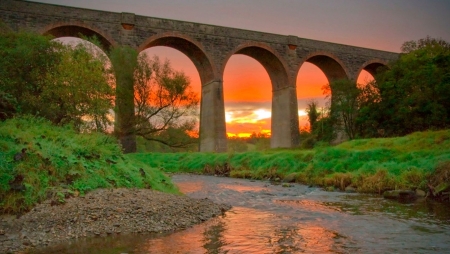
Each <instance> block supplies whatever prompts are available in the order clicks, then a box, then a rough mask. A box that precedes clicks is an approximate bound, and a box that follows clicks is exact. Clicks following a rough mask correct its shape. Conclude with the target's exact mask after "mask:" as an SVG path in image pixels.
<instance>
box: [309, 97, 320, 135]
mask: <svg viewBox="0 0 450 254" xmlns="http://www.w3.org/2000/svg"><path fill="white" fill-rule="evenodd" d="M306 113H307V115H308V122H309V127H310V130H309V131H310V132H311V133H313V132H314V131H315V128H316V123H317V120H319V117H320V113H319V110H318V104H317V101H311V102H309V103H308V105H307V107H306Z"/></svg>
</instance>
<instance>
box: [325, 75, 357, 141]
mask: <svg viewBox="0 0 450 254" xmlns="http://www.w3.org/2000/svg"><path fill="white" fill-rule="evenodd" d="M325 92H326V93H327V97H328V99H329V100H330V109H329V110H330V112H331V113H330V117H331V118H332V119H333V120H334V128H335V129H337V130H338V131H339V130H343V131H345V133H346V134H347V137H348V138H349V139H354V138H355V137H356V136H357V126H356V118H357V116H358V111H359V101H360V95H361V91H360V89H359V88H358V87H357V86H356V84H355V83H354V82H353V81H351V80H335V81H333V82H331V83H330V85H329V86H326V87H325ZM341 126H342V127H341Z"/></svg>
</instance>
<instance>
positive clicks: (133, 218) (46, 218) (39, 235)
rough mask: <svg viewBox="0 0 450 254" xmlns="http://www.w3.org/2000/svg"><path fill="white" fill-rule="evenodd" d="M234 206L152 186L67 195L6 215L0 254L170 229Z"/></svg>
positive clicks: (1, 219) (203, 218)
mask: <svg viewBox="0 0 450 254" xmlns="http://www.w3.org/2000/svg"><path fill="white" fill-rule="evenodd" d="M87 201H89V202H87ZM230 208H231V207H230V206H229V205H223V204H216V203H213V202H212V201H211V200H209V199H193V198H189V197H187V196H183V195H173V194H167V193H162V192H158V191H154V190H149V189H113V190H106V189H100V190H96V191H92V192H89V193H87V194H86V196H85V197H84V198H83V197H73V198H69V199H66V202H65V204H61V205H55V206H51V204H50V202H42V203H41V204H39V205H38V206H36V207H35V208H34V209H32V210H31V211H30V212H28V213H27V214H24V215H23V216H21V217H19V218H14V219H9V217H8V219H7V216H6V215H1V216H0V221H2V224H1V226H2V229H1V230H0V235H2V236H3V235H5V234H6V232H8V234H6V236H8V244H6V242H5V241H3V242H2V244H0V253H9V252H13V253H15V252H20V251H23V250H25V249H29V248H31V247H43V246H48V245H51V244H56V243H61V242H63V241H67V240H70V239H74V238H80V237H86V236H87V237H94V236H96V237H103V236H106V235H111V234H129V233H145V232H169V231H174V230H179V229H184V228H187V227H190V226H193V225H195V224H198V223H201V222H203V221H206V220H208V219H210V218H212V217H215V216H219V215H222V214H223V212H224V211H227V210H229V209H230ZM149 214H151V215H149ZM2 233H3V234H2ZM4 238H6V237H4ZM9 241H10V242H9ZM0 242H1V237H0Z"/></svg>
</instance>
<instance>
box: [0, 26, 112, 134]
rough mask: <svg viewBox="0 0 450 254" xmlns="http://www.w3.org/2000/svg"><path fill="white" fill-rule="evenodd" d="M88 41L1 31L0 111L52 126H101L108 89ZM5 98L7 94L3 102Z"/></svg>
mask: <svg viewBox="0 0 450 254" xmlns="http://www.w3.org/2000/svg"><path fill="white" fill-rule="evenodd" d="M89 45H90V44H87V43H85V44H80V45H77V46H75V47H71V46H64V45H62V44H60V43H59V42H57V41H52V40H51V38H50V37H45V36H41V35H37V34H32V33H25V32H20V33H13V32H6V33H4V34H3V35H2V36H1V37H0V66H2V68H1V69H0V94H1V101H2V102H1V104H2V105H1V108H0V110H1V112H2V115H6V116H7V117H11V112H14V113H16V114H19V115H21V114H30V115H35V116H40V117H44V118H46V119H49V120H50V121H52V122H53V123H54V124H57V125H64V124H67V123H72V124H74V125H75V126H76V128H77V129H79V130H86V129H87V130H105V129H106V126H107V125H108V124H109V121H108V118H107V115H108V110H109V109H111V108H112V96H113V90H112V88H111V87H110V86H109V83H108V76H107V75H106V72H105V69H104V66H105V59H102V58H101V57H99V56H95V55H94V54H93V53H92V48H91V47H90V46H89ZM5 98H9V101H8V102H7V105H6V106H5V105H4V104H5V103H4V101H5ZM12 102H13V103H12ZM5 109H6V111H9V112H6V113H5ZM86 123H88V124H86Z"/></svg>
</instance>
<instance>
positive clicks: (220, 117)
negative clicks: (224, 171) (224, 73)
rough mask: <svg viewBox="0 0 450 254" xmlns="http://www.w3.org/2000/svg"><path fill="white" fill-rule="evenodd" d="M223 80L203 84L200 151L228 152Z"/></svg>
mask: <svg viewBox="0 0 450 254" xmlns="http://www.w3.org/2000/svg"><path fill="white" fill-rule="evenodd" d="M226 151H227V137H226V127H225V105H224V102H223V82H222V80H220V79H217V80H212V81H210V82H208V83H206V84H204V85H202V98H201V102H200V152H226Z"/></svg>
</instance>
